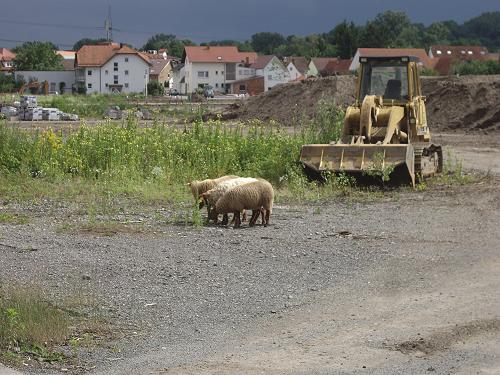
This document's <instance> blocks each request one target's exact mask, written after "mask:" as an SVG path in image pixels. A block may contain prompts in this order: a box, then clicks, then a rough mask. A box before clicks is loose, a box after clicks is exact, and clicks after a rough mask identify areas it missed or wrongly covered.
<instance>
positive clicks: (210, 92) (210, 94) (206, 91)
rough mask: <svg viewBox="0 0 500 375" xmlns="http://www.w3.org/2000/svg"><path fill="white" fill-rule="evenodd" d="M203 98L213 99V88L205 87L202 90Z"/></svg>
mask: <svg viewBox="0 0 500 375" xmlns="http://www.w3.org/2000/svg"><path fill="white" fill-rule="evenodd" d="M203 96H204V97H205V98H213V97H214V96H215V93H214V88H213V87H212V86H205V87H204V88H203Z"/></svg>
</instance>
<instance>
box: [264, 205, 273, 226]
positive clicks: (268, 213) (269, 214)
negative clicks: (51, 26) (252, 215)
mask: <svg viewBox="0 0 500 375" xmlns="http://www.w3.org/2000/svg"><path fill="white" fill-rule="evenodd" d="M270 216H271V210H269V209H266V223H265V224H264V226H265V227H267V226H268V225H269V217H270Z"/></svg>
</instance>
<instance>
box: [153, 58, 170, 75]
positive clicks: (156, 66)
mask: <svg viewBox="0 0 500 375" xmlns="http://www.w3.org/2000/svg"><path fill="white" fill-rule="evenodd" d="M169 63H170V60H164V59H153V60H151V68H150V69H149V74H150V75H159V74H160V73H161V71H162V70H163V69H164V68H165V67H166V66H167V65H168V64H169Z"/></svg>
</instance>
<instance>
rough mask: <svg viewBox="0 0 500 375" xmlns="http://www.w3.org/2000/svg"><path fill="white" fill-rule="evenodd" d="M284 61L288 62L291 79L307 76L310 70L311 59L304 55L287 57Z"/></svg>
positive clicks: (295, 79) (287, 66)
mask: <svg viewBox="0 0 500 375" xmlns="http://www.w3.org/2000/svg"><path fill="white" fill-rule="evenodd" d="M283 62H284V63H285V64H286V68H287V70H288V73H289V74H290V80H291V81H297V80H300V79H304V78H306V77H307V71H308V70H309V61H308V60H307V58H305V57H302V56H290V57H286V58H285V59H284V60H283Z"/></svg>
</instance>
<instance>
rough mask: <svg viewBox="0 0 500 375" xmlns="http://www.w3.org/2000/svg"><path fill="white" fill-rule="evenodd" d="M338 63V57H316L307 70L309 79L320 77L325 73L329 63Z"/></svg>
mask: <svg viewBox="0 0 500 375" xmlns="http://www.w3.org/2000/svg"><path fill="white" fill-rule="evenodd" d="M332 61H337V58H336V57H315V58H312V59H311V62H310V63H309V66H308V69H307V76H308V77H319V76H321V75H322V72H324V70H325V68H326V66H327V65H328V63H330V62H332Z"/></svg>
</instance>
